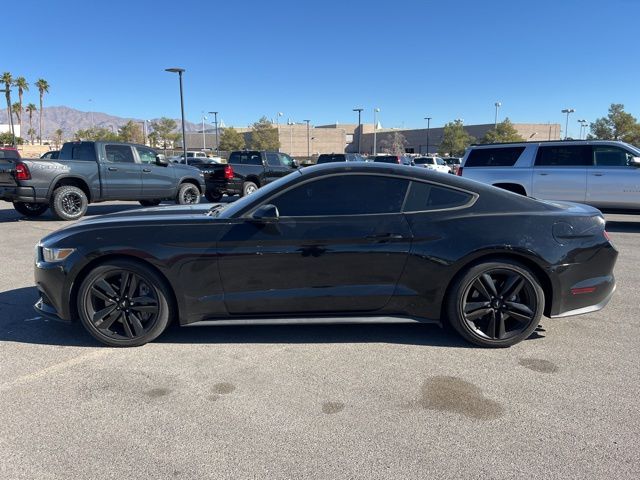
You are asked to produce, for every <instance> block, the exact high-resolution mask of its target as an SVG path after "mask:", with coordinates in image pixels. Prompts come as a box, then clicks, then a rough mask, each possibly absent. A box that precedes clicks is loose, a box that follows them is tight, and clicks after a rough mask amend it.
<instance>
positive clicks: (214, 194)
mask: <svg viewBox="0 0 640 480" xmlns="http://www.w3.org/2000/svg"><path fill="white" fill-rule="evenodd" d="M204 196H205V197H207V200H209V201H210V202H219V201H220V199H221V198H222V193H220V192H219V191H218V190H207V191H206V192H205V194H204Z"/></svg>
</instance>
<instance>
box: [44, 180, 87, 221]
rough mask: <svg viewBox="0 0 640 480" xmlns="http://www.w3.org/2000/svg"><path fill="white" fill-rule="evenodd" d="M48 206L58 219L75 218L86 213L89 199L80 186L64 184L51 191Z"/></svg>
mask: <svg viewBox="0 0 640 480" xmlns="http://www.w3.org/2000/svg"><path fill="white" fill-rule="evenodd" d="M49 206H50V207H51V212H52V213H53V216H54V217H56V218H58V219H60V220H77V219H78V218H80V217H82V216H83V215H84V214H85V213H86V211H87V207H88V206H89V201H88V199H87V195H86V194H85V193H84V192H83V191H82V190H81V189H80V188H78V187H75V186H72V185H64V186H62V187H58V188H56V190H55V191H54V192H53V196H52V197H51V203H50V205H49Z"/></svg>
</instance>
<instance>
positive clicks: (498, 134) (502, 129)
mask: <svg viewBox="0 0 640 480" xmlns="http://www.w3.org/2000/svg"><path fill="white" fill-rule="evenodd" d="M500 142H524V138H522V137H521V136H520V134H519V133H518V131H517V130H516V129H515V127H514V126H513V123H511V120H509V118H508V117H507V118H505V119H504V120H503V121H502V122H500V123H499V124H498V125H497V126H496V128H494V129H492V130H489V131H488V132H487V133H485V134H484V137H482V138H481V139H480V143H500Z"/></svg>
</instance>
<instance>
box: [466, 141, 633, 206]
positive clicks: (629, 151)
mask: <svg viewBox="0 0 640 480" xmlns="http://www.w3.org/2000/svg"><path fill="white" fill-rule="evenodd" d="M458 175H460V176H464V177H466V178H470V179H472V180H477V181H480V182H483V183H488V184H490V185H494V186H496V187H501V188H504V189H506V190H510V191H512V192H516V193H520V194H522V195H528V196H530V197H535V198H540V199H545V200H568V201H572V202H580V203H586V204H589V205H592V206H594V207H596V208H600V209H604V210H640V150H639V149H638V148H636V147H634V146H633V145H629V144H627V143H623V142H617V141H609V140H565V141H552V142H523V143H503V144H489V145H473V146H471V147H469V148H468V149H467V151H466V153H465V156H464V158H463V160H462V166H461V168H460V169H459V170H458Z"/></svg>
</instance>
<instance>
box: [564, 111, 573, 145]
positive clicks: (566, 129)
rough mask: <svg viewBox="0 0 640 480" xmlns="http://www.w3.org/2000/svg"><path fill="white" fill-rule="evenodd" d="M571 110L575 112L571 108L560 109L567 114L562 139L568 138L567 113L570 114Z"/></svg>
mask: <svg viewBox="0 0 640 480" xmlns="http://www.w3.org/2000/svg"><path fill="white" fill-rule="evenodd" d="M573 112H575V110H574V109H573V108H563V109H562V113H565V114H566V115H567V120H566V122H565V124H564V139H565V140H566V139H568V138H569V115H571V114H572V113H573Z"/></svg>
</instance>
